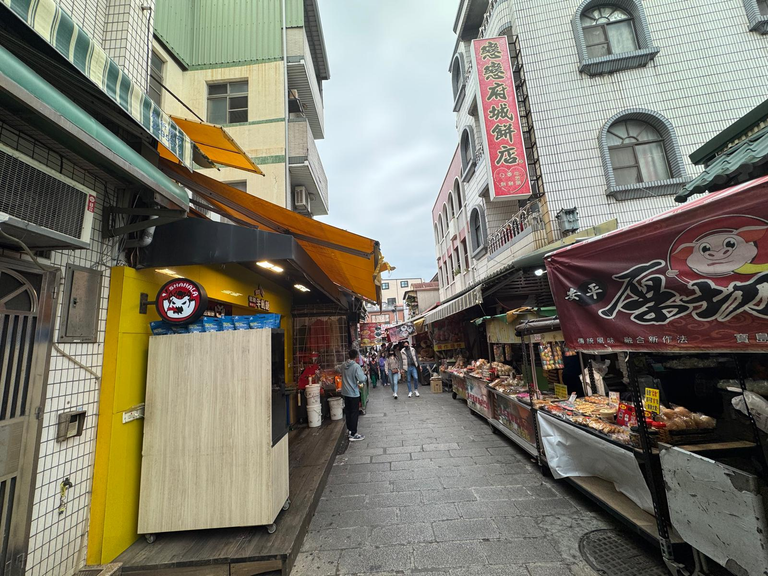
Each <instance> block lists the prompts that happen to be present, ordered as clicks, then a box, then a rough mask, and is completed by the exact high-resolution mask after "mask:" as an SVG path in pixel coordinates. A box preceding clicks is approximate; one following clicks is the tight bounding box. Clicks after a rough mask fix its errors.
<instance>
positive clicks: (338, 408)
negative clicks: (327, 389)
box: [328, 396, 344, 420]
mask: <svg viewBox="0 0 768 576" xmlns="http://www.w3.org/2000/svg"><path fill="white" fill-rule="evenodd" d="M328 407H329V408H330V409H331V420H341V417H342V414H343V413H344V403H343V401H342V399H341V398H339V397H338V396H337V397H336V398H328Z"/></svg>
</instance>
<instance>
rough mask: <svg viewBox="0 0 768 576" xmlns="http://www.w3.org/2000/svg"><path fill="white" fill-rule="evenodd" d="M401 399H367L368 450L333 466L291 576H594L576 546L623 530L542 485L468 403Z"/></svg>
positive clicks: (351, 452) (444, 397)
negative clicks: (599, 533) (594, 535)
mask: <svg viewBox="0 0 768 576" xmlns="http://www.w3.org/2000/svg"><path fill="white" fill-rule="evenodd" d="M399 392H400V399H399V400H397V401H395V400H394V399H393V398H392V395H391V389H390V388H383V389H382V388H377V389H375V390H372V393H371V400H370V404H369V410H368V414H367V415H366V416H363V417H361V419H360V432H361V433H362V434H364V435H365V436H366V439H365V440H364V441H361V442H356V443H350V445H349V448H348V450H347V451H346V453H345V454H343V455H341V456H339V457H337V459H336V463H335V465H334V467H333V471H332V473H331V476H330V478H329V480H328V485H327V487H326V489H325V493H324V495H323V499H322V500H321V501H320V504H319V506H318V509H317V513H316V514H315V517H314V518H313V520H312V523H311V525H310V531H309V533H308V534H307V537H306V540H305V542H304V545H303V547H302V551H301V553H300V554H299V556H298V559H297V562H296V565H295V567H294V570H293V572H292V574H293V575H294V576H323V575H334V574H372V573H385V574H424V573H426V574H429V575H431V576H432V575H442V574H446V575H450V576H464V575H467V576H468V575H477V576H480V575H483V576H496V575H498V576H502V575H503V576H528V575H530V576H549V575H552V576H567V575H569V574H572V575H574V576H587V575H594V574H595V572H594V571H593V570H592V569H591V568H590V567H589V566H588V565H587V563H586V562H585V561H584V560H583V559H582V556H581V554H580V553H579V540H580V539H581V537H582V536H583V535H584V534H586V533H587V532H590V531H593V530H599V529H607V528H617V526H616V525H615V524H614V523H613V521H612V520H611V518H610V517H609V516H608V515H607V514H605V513H603V512H602V511H600V510H599V509H597V508H595V507H593V506H592V505H591V504H590V503H589V502H587V501H586V500H585V499H583V498H582V497H581V496H580V495H579V494H578V493H576V492H575V491H574V490H573V489H571V488H570V487H569V486H567V485H564V484H562V483H558V482H555V481H554V480H551V479H550V478H546V477H544V476H543V475H542V474H541V473H540V472H539V471H538V469H537V468H536V466H535V465H534V464H532V463H531V462H530V459H529V458H528V457H527V455H525V454H524V453H523V452H522V451H521V450H519V449H517V447H515V446H514V445H513V444H512V443H510V442H508V441H507V440H506V439H504V438H503V437H501V436H496V435H494V434H492V432H491V430H490V429H489V427H488V425H487V424H486V423H485V422H484V421H483V420H482V419H480V418H477V417H475V416H474V415H473V414H472V413H471V412H470V410H469V409H468V408H467V406H466V404H465V403H464V402H462V401H460V400H452V399H451V395H450V394H448V393H444V394H440V395H437V394H431V393H430V391H429V389H428V388H427V389H422V395H421V397H420V398H412V399H409V398H407V390H406V388H405V386H402V387H401V388H400V390H399ZM404 392H405V393H404ZM648 560H649V561H651V562H653V559H651V558H649V559H648ZM648 573H651V572H648Z"/></svg>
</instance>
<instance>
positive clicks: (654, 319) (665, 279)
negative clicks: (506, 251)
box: [546, 177, 768, 352]
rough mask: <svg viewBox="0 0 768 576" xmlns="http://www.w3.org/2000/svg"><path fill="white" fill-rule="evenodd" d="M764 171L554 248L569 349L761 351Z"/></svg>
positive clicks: (764, 346)
mask: <svg viewBox="0 0 768 576" xmlns="http://www.w3.org/2000/svg"><path fill="white" fill-rule="evenodd" d="M767 193H768V177H763V178H759V179H757V180H753V181H752V182H749V183H747V184H742V185H740V186H735V187H733V188H729V189H727V190H723V191H720V192H715V193H713V194H709V195H707V196H704V197H702V198H700V199H698V200H696V201H694V202H689V203H687V204H686V205H684V206H682V207H679V208H675V209H673V210H669V211H667V212H665V213H663V214H660V215H658V216H656V217H654V218H651V219H648V220H645V221H643V222H640V223H639V224H635V225H632V226H629V227H627V228H623V229H621V230H617V231H615V232H610V233H608V234H605V235H603V236H600V237H598V238H595V239H593V240H588V241H586V242H583V243H581V244H578V245H574V246H571V247H568V248H564V249H561V250H558V251H557V252H555V253H554V254H552V255H550V256H549V257H548V258H547V262H546V263H547V270H548V272H549V274H548V277H549V280H550V285H551V288H552V295H553V297H554V299H555V304H556V305H557V310H558V316H559V317H560V324H561V326H562V330H563V333H564V335H565V340H566V344H567V345H568V347H569V348H573V349H576V350H584V351H598V352H601V351H611V350H627V351H658V352H669V351H677V352H684V351H694V350H695V351H699V350H711V351H722V352H728V351H746V350H751V351H757V350H768V203H767V202H766V201H765V199H766V194H767Z"/></svg>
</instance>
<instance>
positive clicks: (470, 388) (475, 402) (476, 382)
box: [464, 374, 493, 420]
mask: <svg viewBox="0 0 768 576" xmlns="http://www.w3.org/2000/svg"><path fill="white" fill-rule="evenodd" d="M464 380H465V382H466V388H467V406H469V409H470V410H472V411H473V412H477V413H478V414H480V416H483V417H484V418H487V419H488V420H491V419H493V411H492V410H491V399H490V392H488V390H490V388H489V387H488V384H489V383H488V382H486V381H485V380H483V379H482V378H478V377H476V376H472V375H470V374H466V375H465V376H464Z"/></svg>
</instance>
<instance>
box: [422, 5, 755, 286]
mask: <svg viewBox="0 0 768 576" xmlns="http://www.w3.org/2000/svg"><path fill="white" fill-rule="evenodd" d="M767 19H768V4H766V3H765V2H760V1H758V0H722V1H721V2H718V3H717V4H716V5H712V4H707V3H701V2H698V1H696V0H679V1H676V2H660V1H652V0H606V1H602V0H583V1H582V0H562V1H559V2H545V1H544V0H491V1H490V2H489V1H488V0H461V2H460V5H459V9H458V13H457V16H456V22H455V26H454V31H455V32H456V34H457V43H456V49H455V51H454V54H453V56H452V61H451V68H450V70H451V80H452V87H453V92H454V100H455V112H456V129H457V137H458V140H459V150H458V156H459V161H460V167H459V171H460V173H461V174H460V176H458V177H455V172H456V170H455V163H456V158H455V157H454V160H453V162H452V164H451V167H452V168H451V169H450V170H449V175H450V176H451V177H450V178H448V177H447V178H446V180H447V181H446V182H445V183H444V184H443V187H442V188H441V191H440V195H439V198H438V202H437V203H436V205H435V209H434V210H433V223H434V225H435V237H436V257H437V263H438V268H439V269H440V270H441V273H440V275H439V276H440V286H441V296H442V297H443V298H447V297H450V296H451V295H453V294H456V293H457V292H460V291H461V290H462V289H464V288H465V287H467V286H469V285H471V284H473V283H475V282H477V281H480V280H482V279H483V278H485V277H487V276H488V275H489V274H493V273H494V272H495V271H497V270H499V269H501V268H502V267H504V266H505V265H509V264H510V263H512V262H513V261H514V260H515V259H517V258H520V257H521V256H524V255H526V254H529V253H531V252H533V251H535V250H537V249H541V248H543V247H544V246H546V245H548V244H551V243H553V242H556V241H558V240H560V239H562V238H563V237H567V236H568V235H570V234H572V233H573V232H574V231H576V230H581V231H585V230H587V229H590V228H592V227H595V226H598V225H616V226H619V227H621V226H627V225H629V224H632V223H634V222H637V221H639V220H642V219H644V218H647V217H649V216H652V215H654V214H657V213H659V212H661V211H664V210H666V209H668V208H671V207H673V206H674V205H675V203H674V200H673V196H674V194H675V193H676V192H677V191H679V189H680V188H681V187H682V186H683V185H684V184H685V183H686V182H687V181H689V180H690V179H691V178H692V177H694V176H695V175H696V174H697V173H698V172H699V170H700V168H698V167H695V166H694V165H693V164H692V163H691V162H690V161H689V159H688V155H689V154H690V153H692V152H693V151H694V150H695V149H697V148H698V147H699V146H700V145H701V144H702V143H703V142H705V141H707V140H708V139H709V138H710V137H711V136H712V135H714V134H716V133H718V132H719V131H721V130H722V129H723V128H725V127H726V126H728V125H729V124H731V123H732V122H733V121H735V120H736V119H738V118H740V117H741V116H743V115H744V114H745V113H746V112H748V111H749V110H751V109H752V108H754V107H755V106H756V105H757V104H759V103H760V102H762V101H763V100H764V99H765V94H766V92H768V90H767V89H768V79H766V77H765V75H762V74H759V73H755V71H756V70H759V69H760V68H761V66H762V64H763V63H764V62H765V58H766V55H767V54H768V37H766V36H763V35H762V33H764V32H766V31H767V27H766V26H767V25H766V21H767ZM694 30H695V33H694V32H693V31H694ZM498 36H506V37H507V39H508V41H509V46H510V54H511V59H512V64H513V69H514V71H515V74H514V75H515V84H516V87H517V95H518V105H519V108H520V115H521V117H522V128H523V132H524V137H525V144H526V155H527V160H528V165H529V174H530V178H531V181H532V184H533V189H534V196H533V197H531V198H530V199H529V200H527V201H523V202H520V203H518V202H514V201H498V200H497V201H491V200H490V199H489V194H488V174H487V170H486V168H485V158H484V155H485V151H484V149H483V142H482V132H481V126H480V123H479V122H480V118H479V115H478V112H477V108H478V106H477V102H476V100H477V90H478V82H477V77H476V71H475V70H474V67H473V66H472V64H471V62H472V53H471V41H472V40H473V39H476V38H490V37H498ZM447 189H453V190H458V191H459V192H460V194H461V196H462V200H463V208H462V210H463V214H462V213H461V211H459V212H457V211H456V210H454V220H455V221H454V223H453V224H451V222H450V221H449V222H447V223H446V222H443V224H442V225H441V223H440V217H441V216H443V217H444V218H445V214H444V212H449V211H450V207H449V206H445V208H446V210H445V211H444V210H443V205H444V204H445V201H446V199H447V194H446V190H447ZM455 196H456V192H454V194H453V197H455ZM462 218H463V220H462ZM451 226H453V228H454V229H456V230H458V231H461V230H462V229H463V228H465V229H466V237H467V238H468V242H467V252H468V255H469V258H468V262H467V261H466V260H467V258H464V257H463V256H462V255H461V242H459V243H458V251H459V257H458V258H455V259H454V262H455V260H458V261H459V263H460V265H459V266H458V267H457V266H456V265H455V264H454V265H453V266H451V264H450V262H451V260H450V253H451V252H452V251H453V249H455V247H456V244H455V242H454V243H453V244H452V240H451V238H450V237H449V234H450V233H451V230H452V228H451ZM457 237H458V238H460V232H459V235H458V236H457ZM446 261H447V265H446ZM448 268H453V269H456V270H457V271H458V272H459V273H460V281H458V282H457V281H455V280H454V276H455V274H453V273H452V272H451V270H447V269H448Z"/></svg>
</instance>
